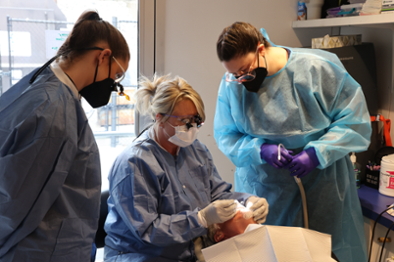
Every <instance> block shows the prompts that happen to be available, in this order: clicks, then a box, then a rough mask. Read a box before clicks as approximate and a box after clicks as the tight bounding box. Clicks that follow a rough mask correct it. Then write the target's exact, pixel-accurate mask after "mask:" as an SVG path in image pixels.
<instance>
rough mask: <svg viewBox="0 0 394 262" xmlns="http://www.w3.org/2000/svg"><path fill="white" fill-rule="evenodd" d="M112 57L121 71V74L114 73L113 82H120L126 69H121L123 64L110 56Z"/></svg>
mask: <svg viewBox="0 0 394 262" xmlns="http://www.w3.org/2000/svg"><path fill="white" fill-rule="evenodd" d="M112 58H113V59H114V61H115V62H116V63H117V64H118V66H119V67H120V69H122V73H121V74H119V73H118V74H116V75H115V82H116V83H120V82H121V81H122V80H123V79H124V78H125V76H126V71H125V70H124V69H123V66H122V65H121V64H120V63H119V62H118V60H116V58H115V57H114V56H113V57H112Z"/></svg>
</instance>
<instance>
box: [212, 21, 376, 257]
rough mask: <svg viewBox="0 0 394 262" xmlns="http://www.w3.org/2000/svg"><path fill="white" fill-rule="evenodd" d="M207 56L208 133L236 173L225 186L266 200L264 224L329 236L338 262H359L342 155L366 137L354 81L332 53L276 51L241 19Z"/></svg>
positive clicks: (348, 166)
mask: <svg viewBox="0 0 394 262" xmlns="http://www.w3.org/2000/svg"><path fill="white" fill-rule="evenodd" d="M263 34H264V35H263ZM216 50H217V55H218V58H219V60H220V62H221V63H222V65H223V66H224V68H225V69H226V71H227V72H226V74H225V75H224V76H223V77H222V80H221V83H220V87H219V92H218V99H217V104H216V113H215V119H214V136H215V139H216V141H217V144H218V147H219V148H220V150H221V151H222V152H223V153H224V154H225V155H226V156H227V157H228V158H229V159H230V160H231V161H232V162H233V163H234V164H235V165H236V167H237V168H236V171H235V190H236V191H239V192H246V193H251V194H256V195H258V196H260V197H265V198H267V201H268V202H269V203H270V215H269V216H268V217H267V224H268V225H281V226H302V225H305V226H308V225H309V228H310V229H313V230H317V231H320V232H323V233H327V234H330V235H331V236H332V249H333V253H334V254H335V256H336V257H337V258H338V259H339V261H342V262H345V261H346V262H352V261H353V262H362V261H366V257H367V256H366V255H367V250H366V243H365V233H364V228H363V224H364V222H363V216H362V212H361V205H360V201H359V199H358V195H357V189H356V186H355V185H356V181H355V177H354V170H353V165H352V163H351V161H350V158H349V153H350V152H362V151H365V150H366V149H367V148H368V146H369V143H370V137H371V132H372V128H371V122H370V116H369V113H368V109H367V104H366V101H365V97H364V94H363V91H362V89H361V87H360V85H359V83H357V82H356V81H355V80H354V79H353V78H352V77H351V76H350V75H349V73H348V72H347V71H346V70H345V68H344V66H343V65H342V63H341V61H340V60H339V58H338V57H337V56H336V55H335V54H333V53H330V52H327V51H323V50H317V49H307V48H292V47H286V46H276V45H275V44H273V43H272V42H271V43H270V41H269V38H268V35H267V34H266V32H265V30H264V29H261V30H260V31H259V30H258V29H257V28H255V27H254V26H253V25H251V24H249V23H245V22H235V23H233V24H232V25H230V26H228V27H226V28H225V29H224V30H223V31H222V32H221V34H220V35H219V38H218V41H217V44H216ZM278 154H279V156H278ZM294 177H296V181H297V182H296V181H295V180H294ZM301 178H302V179H301ZM298 179H301V180H298ZM300 184H302V185H303V188H304V189H305V195H306V200H307V201H306V202H307V204H306V205H302V194H301V193H300V190H299V185H300ZM306 206H307V207H308V214H306V212H303V207H306ZM328 210H330V211H329V212H327V211H328ZM306 219H308V220H306ZM304 221H306V222H308V221H309V222H308V223H306V222H304Z"/></svg>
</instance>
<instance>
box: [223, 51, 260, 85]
mask: <svg viewBox="0 0 394 262" xmlns="http://www.w3.org/2000/svg"><path fill="white" fill-rule="evenodd" d="M258 51H259V47H257V50H256V55H255V59H254V60H253V63H252V64H251V65H250V67H249V71H248V72H247V73H246V74H243V71H241V73H242V74H241V75H236V74H233V73H229V72H226V81H227V82H237V83H238V84H241V83H243V82H249V81H252V80H253V79H255V78H256V71H255V70H254V69H253V70H252V66H253V64H254V61H255V60H256V59H257V67H260V64H259V62H260V61H259V60H260V59H259V57H258ZM234 78H235V79H234Z"/></svg>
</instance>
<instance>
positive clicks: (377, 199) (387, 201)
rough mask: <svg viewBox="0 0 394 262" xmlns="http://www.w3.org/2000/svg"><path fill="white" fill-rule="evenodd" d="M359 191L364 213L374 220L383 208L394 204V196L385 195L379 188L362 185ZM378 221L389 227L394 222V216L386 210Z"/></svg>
mask: <svg viewBox="0 0 394 262" xmlns="http://www.w3.org/2000/svg"><path fill="white" fill-rule="evenodd" d="M357 191H358V197H359V199H360V202H361V207H362V211H363V215H364V216H365V217H367V218H370V219H372V220H374V221H375V219H376V218H377V217H378V216H379V214H380V213H381V212H383V210H385V209H386V208H388V207H389V206H390V205H391V204H394V197H389V196H386V195H383V194H381V193H379V190H378V189H374V188H371V187H368V186H366V185H361V187H360V188H359V189H358V190H357ZM378 223H379V224H382V225H383V226H385V227H387V228H389V227H390V226H391V225H392V224H393V223H394V217H393V216H391V215H389V214H388V213H387V212H385V213H384V214H383V215H382V216H381V217H380V219H379V220H378ZM392 229H394V227H393V228H392Z"/></svg>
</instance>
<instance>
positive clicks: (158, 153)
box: [105, 128, 250, 262]
mask: <svg viewBox="0 0 394 262" xmlns="http://www.w3.org/2000/svg"><path fill="white" fill-rule="evenodd" d="M152 132H153V130H152V128H151V129H150V130H149V131H146V132H144V133H143V134H142V135H141V136H140V137H139V138H138V139H136V140H135V141H134V142H133V143H132V145H131V146H129V147H128V148H127V149H126V150H125V151H124V152H123V153H122V154H121V155H119V157H118V158H117V159H116V161H115V163H114V165H113V167H112V169H111V172H110V175H109V182H110V197H109V199H108V206H109V214H108V217H107V220H106V223H105V231H106V232H107V234H108V235H107V237H106V239H105V243H106V247H105V261H117V262H120V261H133V262H138V261H159V262H160V261H161V262H164V261H189V260H192V259H194V245H193V239H195V238H196V237H199V236H201V235H204V234H206V233H207V230H206V228H204V227H202V226H201V225H200V224H199V223H198V220H197V212H198V211H199V210H200V209H201V208H204V207H206V206H207V205H208V204H209V203H211V202H213V201H215V200H217V199H237V200H238V201H240V202H241V201H245V200H246V199H247V198H248V197H249V196H250V194H244V193H234V192H231V191H230V190H231V184H229V183H226V182H225V181H223V180H222V179H221V178H220V176H219V174H218V173H217V170H216V167H215V165H214V163H213V160H212V156H211V154H210V152H209V151H208V149H207V147H206V146H205V145H203V144H202V143H200V142H199V141H198V140H196V141H195V142H194V143H193V144H192V145H190V146H187V147H184V148H180V149H179V152H178V155H176V156H173V155H171V154H170V153H168V152H167V151H166V150H164V149H163V148H162V147H161V146H160V145H158V144H157V143H156V142H155V141H154V140H153V139H152V138H151V137H154V136H153V135H149V133H152Z"/></svg>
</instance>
